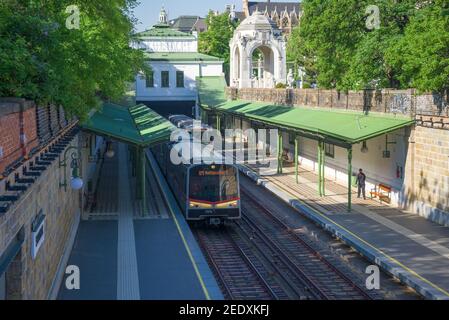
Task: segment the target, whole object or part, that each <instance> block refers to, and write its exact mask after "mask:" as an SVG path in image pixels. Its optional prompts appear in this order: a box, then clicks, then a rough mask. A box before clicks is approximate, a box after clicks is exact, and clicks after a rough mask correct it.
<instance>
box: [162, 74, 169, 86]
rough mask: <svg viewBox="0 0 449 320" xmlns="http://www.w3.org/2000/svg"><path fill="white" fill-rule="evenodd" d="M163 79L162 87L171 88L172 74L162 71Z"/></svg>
mask: <svg viewBox="0 0 449 320" xmlns="http://www.w3.org/2000/svg"><path fill="white" fill-rule="evenodd" d="M161 79H162V83H161V87H162V88H169V87H170V73H169V72H168V71H162V72H161Z"/></svg>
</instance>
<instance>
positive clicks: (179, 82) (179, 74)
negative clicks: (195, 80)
mask: <svg viewBox="0 0 449 320" xmlns="http://www.w3.org/2000/svg"><path fill="white" fill-rule="evenodd" d="M176 87H177V88H184V71H176Z"/></svg>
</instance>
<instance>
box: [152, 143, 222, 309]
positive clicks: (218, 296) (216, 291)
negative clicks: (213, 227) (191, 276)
mask: <svg viewBox="0 0 449 320" xmlns="http://www.w3.org/2000/svg"><path fill="white" fill-rule="evenodd" d="M146 154H147V159H148V161H149V163H150V167H151V170H153V172H154V175H155V176H156V178H157V179H156V180H157V183H158V185H159V187H160V188H161V190H162V194H163V195H164V198H165V200H166V201H167V203H168V204H169V205H170V207H171V209H172V212H173V214H174V215H175V217H176V221H177V222H178V224H179V227H180V229H181V232H182V234H183V237H184V239H185V241H186V243H187V246H188V247H189V250H190V252H191V254H192V259H193V261H194V263H195V265H196V268H197V269H198V272H199V273H200V276H201V278H202V281H203V282H204V286H205V287H206V289H207V292H208V294H209V297H210V299H211V300H224V297H223V294H222V292H221V290H220V287H219V286H218V283H217V280H216V279H215V276H214V275H213V273H212V271H211V270H210V268H209V264H208V263H207V261H206V259H205V258H204V255H203V252H202V251H201V249H200V247H199V245H198V243H197V241H196V239H195V237H194V236H193V234H192V231H191V230H190V227H189V225H188V224H187V222H186V220H185V218H184V215H183V214H182V212H181V209H180V208H179V207H178V204H177V202H176V200H175V198H174V196H173V194H172V192H171V190H170V187H169V186H168V184H167V182H166V181H165V179H164V178H163V175H162V172H161V171H160V170H159V167H158V165H157V163H156V160H155V159H154V157H153V155H152V154H151V152H149V151H148V152H146Z"/></svg>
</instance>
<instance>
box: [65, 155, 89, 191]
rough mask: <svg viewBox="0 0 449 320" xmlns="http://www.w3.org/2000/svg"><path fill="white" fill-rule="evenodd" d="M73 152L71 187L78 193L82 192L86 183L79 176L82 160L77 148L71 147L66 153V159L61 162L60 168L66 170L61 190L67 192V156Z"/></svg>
mask: <svg viewBox="0 0 449 320" xmlns="http://www.w3.org/2000/svg"><path fill="white" fill-rule="evenodd" d="M69 152H71V154H70V157H71V162H70V168H71V169H72V177H71V178H70V187H71V188H72V189H73V190H75V191H77V190H81V189H82V188H83V186H84V181H83V179H82V178H81V177H80V175H79V168H80V163H79V162H80V159H81V154H80V151H79V150H78V148H77V147H70V148H68V149H67V150H66V151H65V153H64V158H63V160H62V161H59V167H60V168H64V181H63V182H62V183H61V182H60V183H59V187H60V188H64V191H65V192H67V170H66V167H67V155H68V154H69Z"/></svg>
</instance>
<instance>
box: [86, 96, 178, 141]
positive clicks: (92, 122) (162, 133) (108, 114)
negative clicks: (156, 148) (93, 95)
mask: <svg viewBox="0 0 449 320" xmlns="http://www.w3.org/2000/svg"><path fill="white" fill-rule="evenodd" d="M81 127H82V128H83V129H84V130H87V131H92V132H95V133H97V134H99V135H103V136H108V137H111V138H113V139H116V140H120V141H123V142H126V143H130V144H134V145H137V146H139V147H148V146H150V145H154V144H157V143H161V142H164V141H168V140H170V135H171V132H172V131H173V130H174V129H175V127H174V126H173V125H172V124H171V122H169V121H168V120H166V119H165V118H163V117H162V116H160V115H159V114H157V113H156V112H154V111H153V110H151V109H150V108H148V107H147V106H145V105H143V104H141V105H137V106H134V107H124V106H120V105H117V104H113V103H105V104H103V106H102V107H101V108H100V110H98V111H96V112H95V113H94V114H93V115H92V116H91V117H90V118H89V119H88V120H87V121H85V122H84V123H83V124H81Z"/></svg>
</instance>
